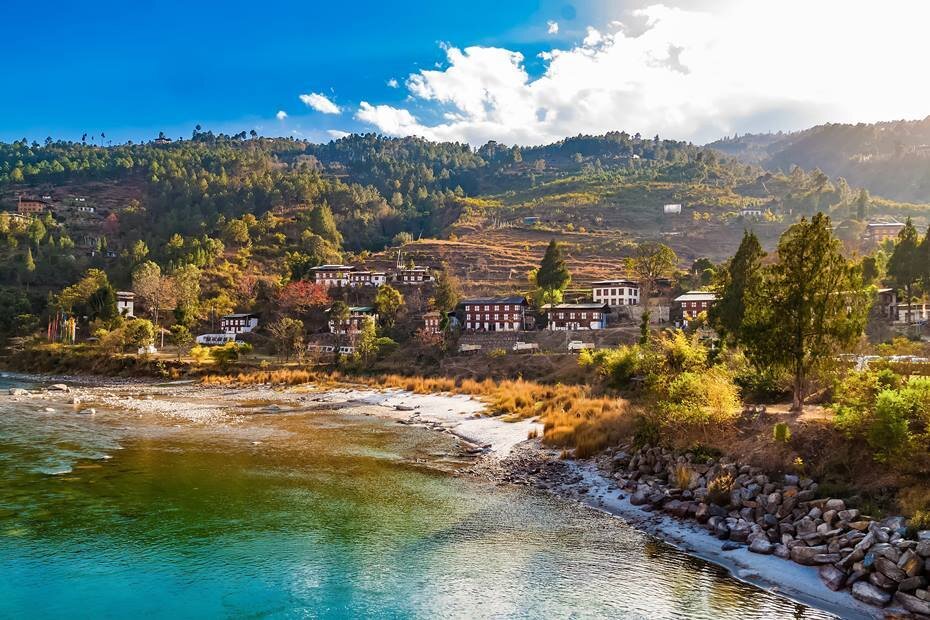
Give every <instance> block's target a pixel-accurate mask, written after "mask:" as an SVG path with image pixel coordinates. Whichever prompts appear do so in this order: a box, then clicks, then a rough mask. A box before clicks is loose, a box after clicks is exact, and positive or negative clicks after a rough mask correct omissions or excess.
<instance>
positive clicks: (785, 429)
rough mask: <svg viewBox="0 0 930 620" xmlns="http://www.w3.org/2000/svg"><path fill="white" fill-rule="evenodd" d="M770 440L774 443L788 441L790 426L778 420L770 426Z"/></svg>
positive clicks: (789, 439) (789, 438)
mask: <svg viewBox="0 0 930 620" xmlns="http://www.w3.org/2000/svg"><path fill="white" fill-rule="evenodd" d="M772 440H773V441H774V442H775V443H788V442H789V441H791V428H790V427H789V426H788V424H787V423H785V422H779V423H777V424H776V425H775V426H773V427H772Z"/></svg>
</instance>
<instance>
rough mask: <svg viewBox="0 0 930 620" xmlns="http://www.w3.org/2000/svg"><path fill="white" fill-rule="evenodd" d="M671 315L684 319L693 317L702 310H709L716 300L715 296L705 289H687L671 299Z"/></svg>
mask: <svg viewBox="0 0 930 620" xmlns="http://www.w3.org/2000/svg"><path fill="white" fill-rule="evenodd" d="M672 301H673V302H674V303H673V306H672V315H673V316H674V317H675V318H679V317H680V318H682V319H685V320H688V319H693V318H694V317H696V316H697V315H699V314H700V313H702V312H706V311H707V310H710V308H711V306H713V305H714V304H715V303H716V302H717V296H716V295H714V294H713V293H709V292H707V291H688V292H687V293H685V294H684V295H679V296H678V297H676V298H675V299H674V300H672Z"/></svg>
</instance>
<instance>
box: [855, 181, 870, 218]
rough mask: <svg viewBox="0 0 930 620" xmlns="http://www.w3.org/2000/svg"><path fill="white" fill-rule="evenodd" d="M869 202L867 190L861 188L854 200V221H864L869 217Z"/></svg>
mask: <svg viewBox="0 0 930 620" xmlns="http://www.w3.org/2000/svg"><path fill="white" fill-rule="evenodd" d="M869 202H870V199H869V190H867V189H865V188H864V187H863V188H862V189H860V190H859V196H858V197H857V198H856V219H858V220H864V219H865V218H867V217H868V216H869Z"/></svg>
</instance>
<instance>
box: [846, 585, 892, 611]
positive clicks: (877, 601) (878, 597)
mask: <svg viewBox="0 0 930 620" xmlns="http://www.w3.org/2000/svg"><path fill="white" fill-rule="evenodd" d="M852 595H853V597H855V598H857V599H859V600H860V601H862V602H863V603H867V604H869V605H875V606H876V607H884V606H885V605H887V604H888V603H889V602H890V601H891V595H890V594H888V593H887V592H885V591H884V590H881V589H879V588H877V587H875V586H873V585H872V584H871V583H869V582H868V581H857V582H856V583H854V584H853V587H852Z"/></svg>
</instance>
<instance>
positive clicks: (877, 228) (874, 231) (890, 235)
mask: <svg viewBox="0 0 930 620" xmlns="http://www.w3.org/2000/svg"><path fill="white" fill-rule="evenodd" d="M902 230H904V224H902V223H901V222H898V221H895V220H892V221H890V222H869V223H868V224H867V225H866V227H865V234H864V235H863V238H864V239H865V241H866V242H867V243H873V244H880V243H884V242H885V241H887V240H888V239H895V238H897V236H898V233H900V232H901V231H902Z"/></svg>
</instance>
